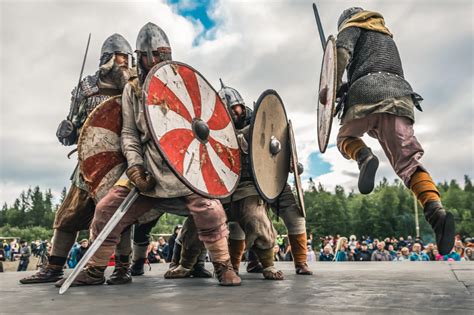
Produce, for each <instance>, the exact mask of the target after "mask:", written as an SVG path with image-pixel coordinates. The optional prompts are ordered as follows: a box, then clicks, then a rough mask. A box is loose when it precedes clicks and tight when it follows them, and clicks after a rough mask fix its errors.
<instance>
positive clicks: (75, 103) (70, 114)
mask: <svg viewBox="0 0 474 315" xmlns="http://www.w3.org/2000/svg"><path fill="white" fill-rule="evenodd" d="M90 42H91V33H89V38H88V39H87V46H86V53H85V54H84V60H82V67H81V74H79V82H78V83H77V88H76V95H75V96H74V101H73V102H72V104H71V107H70V108H69V114H68V115H67V120H69V121H72V117H73V116H74V114H75V112H76V107H77V97H78V96H79V87H80V84H81V80H82V73H83V72H84V66H85V64H86V59H87V52H88V51H89V44H90Z"/></svg>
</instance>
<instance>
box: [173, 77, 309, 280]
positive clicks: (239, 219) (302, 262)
mask: <svg viewBox="0 0 474 315" xmlns="http://www.w3.org/2000/svg"><path fill="white" fill-rule="evenodd" d="M219 95H220V96H221V98H222V100H223V102H224V103H225V104H227V106H228V108H229V111H230V112H231V113H232V115H233V119H234V125H235V127H236V129H237V130H238V139H239V143H240V148H241V152H242V159H241V161H242V171H241V182H240V184H239V186H238V187H237V189H236V191H235V192H234V194H233V196H232V198H229V199H228V200H223V203H224V206H226V207H227V208H228V211H227V214H228V220H229V231H230V235H229V251H230V256H231V260H232V265H233V266H234V269H235V270H237V271H238V270H239V266H240V262H241V259H242V256H243V254H244V251H245V248H246V247H247V248H248V249H249V252H250V253H251V254H250V255H249V256H250V257H253V259H252V261H251V262H249V265H250V264H252V265H251V268H250V269H249V268H247V271H248V272H257V273H262V272H263V273H264V276H265V277H266V278H268V279H282V278H283V273H281V272H280V271H278V272H276V273H275V272H274V271H275V270H274V267H273V246H274V245H275V244H274V242H275V238H276V235H275V231H274V230H273V227H272V226H271V221H270V220H269V218H268V216H267V215H266V211H267V206H266V205H264V203H263V200H262V199H261V197H260V195H259V193H258V192H257V189H256V188H255V183H254V180H253V177H252V174H251V171H250V168H249V167H250V166H249V161H248V131H249V130H248V127H249V124H250V119H251V116H252V110H251V109H250V108H248V107H246V106H245V103H244V101H243V99H242V97H241V95H240V93H239V92H238V91H237V90H235V89H233V88H230V87H225V86H223V87H222V89H221V90H220V91H219ZM301 171H302V170H301ZM298 207H299V206H298V205H297V203H296V200H295V197H294V195H293V193H292V192H291V188H290V186H289V185H286V186H285V189H284V190H283V192H282V194H281V195H280V197H279V198H278V200H277V201H276V202H275V204H272V205H271V208H272V210H273V211H274V212H276V213H277V214H279V215H280V217H281V218H282V219H283V222H284V224H285V226H286V227H287V229H288V234H289V236H288V237H289V239H290V243H291V245H292V251H293V256H294V257H295V258H294V263H295V270H296V273H297V274H299V275H311V274H312V272H311V270H310V269H309V267H308V265H307V263H306V256H307V240H306V220H305V218H304V217H303V216H302V215H301V214H300V211H299V210H298ZM259 212H261V213H260V214H259ZM188 221H189V219H188V220H187V221H186V222H185V224H184V226H183V230H182V231H181V238H182V240H181V242H182V246H183V249H182V252H181V260H180V261H179V263H180V265H181V266H183V265H184V266H192V265H193V264H194V263H195V262H196V259H197V257H198V255H199V250H198V249H199V244H198V243H196V237H193V234H195V233H196V232H195V231H193V229H192V222H188ZM259 226H260V227H259ZM270 231H271V232H270ZM270 234H273V236H270ZM270 237H272V238H271V240H270ZM252 245H254V246H252ZM270 246H271V247H270ZM270 254H271V259H270ZM268 267H270V268H268ZM187 268H189V267H187ZM187 268H186V267H185V269H187ZM266 268H268V269H269V270H272V271H273V272H265V269H266ZM186 275H187V273H186V272H183V271H182V269H180V268H176V269H174V270H173V268H170V270H168V271H167V272H166V273H165V278H182V277H184V276H186Z"/></svg>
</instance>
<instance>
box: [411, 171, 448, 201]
mask: <svg viewBox="0 0 474 315" xmlns="http://www.w3.org/2000/svg"><path fill="white" fill-rule="evenodd" d="M410 189H411V190H412V191H413V193H414V194H415V196H416V198H417V199H418V200H419V201H420V203H421V204H422V205H423V206H425V204H426V203H427V202H429V201H440V200H441V199H440V196H439V191H438V189H437V188H436V185H435V183H434V181H433V179H432V178H431V176H430V174H428V173H427V172H425V171H422V170H418V171H416V172H415V173H414V174H413V176H412V177H411V180H410Z"/></svg>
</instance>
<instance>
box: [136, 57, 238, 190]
mask: <svg viewBox="0 0 474 315" xmlns="http://www.w3.org/2000/svg"><path fill="white" fill-rule="evenodd" d="M143 97H144V102H143V103H144V104H145V105H144V106H145V113H146V118H147V122H148V128H149V129H150V131H151V134H152V137H153V140H154V143H155V145H156V146H157V148H158V150H159V151H160V153H161V155H162V157H163V159H164V160H165V161H166V162H167V163H168V165H169V166H170V168H171V170H172V171H173V172H174V173H175V174H176V176H177V177H178V178H179V179H180V180H181V181H182V182H183V183H184V184H185V185H186V186H187V187H189V188H190V189H191V190H192V191H194V192H196V193H198V194H200V195H203V196H205V197H209V198H225V197H227V196H229V195H230V194H231V193H232V192H233V191H234V190H235V188H236V186H237V184H238V182H239V177H240V152H239V146H238V143H237V137H236V134H235V129H234V125H233V123H232V119H231V117H230V115H229V113H228V111H227V109H226V107H225V105H224V104H223V103H222V101H221V99H220V98H219V96H218V95H217V92H216V91H215V90H214V89H213V88H212V86H211V85H210V84H209V83H208V82H207V81H206V79H205V78H204V77H203V76H202V75H201V74H200V73H199V72H197V71H196V70H195V69H193V68H191V67H190V66H188V65H186V64H183V63H180V62H175V61H167V62H163V63H160V64H158V65H156V66H155V67H153V69H151V70H150V72H149V73H148V76H147V78H146V80H145V84H144V88H143Z"/></svg>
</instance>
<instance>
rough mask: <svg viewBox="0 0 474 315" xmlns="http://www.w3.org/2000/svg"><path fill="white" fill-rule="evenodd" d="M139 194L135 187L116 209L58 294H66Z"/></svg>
mask: <svg viewBox="0 0 474 315" xmlns="http://www.w3.org/2000/svg"><path fill="white" fill-rule="evenodd" d="M138 196H139V192H138V189H137V188H136V187H134V188H133V189H132V190H131V191H130V192H129V193H128V195H127V197H125V199H124V200H123V202H122V204H121V205H120V207H118V209H117V211H115V213H114V215H113V216H112V217H111V218H110V220H109V222H107V224H106V225H105V227H104V229H103V230H102V231H101V232H100V233H99V235H98V236H97V238H96V239H95V240H94V242H92V245H91V247H89V249H88V250H87V251H86V253H85V255H84V257H82V259H81V260H80V261H79V263H78V264H77V266H76V268H75V269H74V270H73V272H72V273H71V274H70V275H69V277H68V278H67V279H66V281H64V283H63V285H62V286H61V288H60V289H59V294H64V293H66V291H67V289H69V287H70V286H71V283H72V282H73V281H74V280H75V279H76V278H77V275H78V274H79V272H81V271H82V269H83V268H84V267H85V265H86V264H87V263H88V262H89V259H91V257H92V256H93V255H94V254H95V252H96V251H97V250H98V249H99V247H100V245H102V243H103V242H104V241H105V239H106V238H107V236H109V234H110V232H112V230H113V229H114V228H115V227H116V226H117V224H118V223H119V222H120V220H121V219H122V218H123V216H124V215H125V213H127V211H128V209H130V206H131V205H132V204H133V203H134V202H135V200H136V199H137V198H138Z"/></svg>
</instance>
